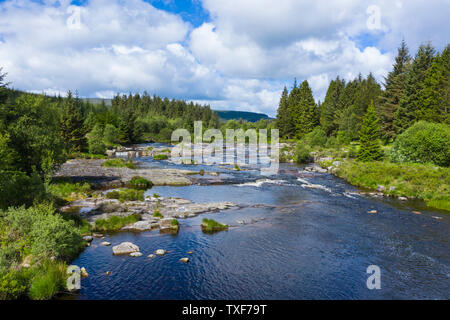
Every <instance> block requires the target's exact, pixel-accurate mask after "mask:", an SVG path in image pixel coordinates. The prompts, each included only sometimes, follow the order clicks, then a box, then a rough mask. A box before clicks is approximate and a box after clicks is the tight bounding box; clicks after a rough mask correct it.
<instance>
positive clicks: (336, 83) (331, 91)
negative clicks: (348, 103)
mask: <svg viewBox="0 0 450 320" xmlns="http://www.w3.org/2000/svg"><path fill="white" fill-rule="evenodd" d="M344 88H345V82H344V81H343V80H340V79H339V77H337V78H336V80H332V81H331V82H330V85H329V86H328V90H327V94H326V96H325V101H324V102H323V103H322V105H321V106H320V124H321V126H322V128H323V130H324V131H325V133H326V134H327V135H328V136H330V135H332V134H334V133H335V132H336V130H337V128H338V125H339V124H338V122H337V113H338V112H339V110H340V104H339V99H340V96H341V94H342V91H343V90H344Z"/></svg>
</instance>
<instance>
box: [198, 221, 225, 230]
mask: <svg viewBox="0 0 450 320" xmlns="http://www.w3.org/2000/svg"><path fill="white" fill-rule="evenodd" d="M201 226H202V231H203V232H216V231H222V230H228V225H226V224H222V223H220V222H217V221H215V220H213V219H207V218H204V219H203V220H202V225H201Z"/></svg>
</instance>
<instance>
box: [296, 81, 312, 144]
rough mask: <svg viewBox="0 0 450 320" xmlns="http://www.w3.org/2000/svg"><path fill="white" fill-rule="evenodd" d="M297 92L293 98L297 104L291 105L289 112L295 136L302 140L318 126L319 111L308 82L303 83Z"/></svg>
mask: <svg viewBox="0 0 450 320" xmlns="http://www.w3.org/2000/svg"><path fill="white" fill-rule="evenodd" d="M293 90H295V89H293ZM297 90H298V92H297V93H296V96H295V98H296V101H297V103H296V104H293V106H292V108H291V110H290V111H291V117H292V119H293V121H294V127H295V136H296V137H297V138H302V137H303V136H304V135H305V134H307V133H309V132H311V131H312V130H313V129H314V127H315V126H317V125H318V124H319V110H318V109H317V105H316V102H315V101H314V97H313V93H312V90H311V88H310V87H309V84H308V81H306V80H305V81H303V82H302V83H301V85H300V87H299V88H298V89H297Z"/></svg>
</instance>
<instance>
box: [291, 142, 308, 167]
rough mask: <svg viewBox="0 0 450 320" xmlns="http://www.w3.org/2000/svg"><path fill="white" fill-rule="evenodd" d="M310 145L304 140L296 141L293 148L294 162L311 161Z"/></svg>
mask: <svg viewBox="0 0 450 320" xmlns="http://www.w3.org/2000/svg"><path fill="white" fill-rule="evenodd" d="M311 151H312V150H311V147H310V146H309V145H308V144H306V143H305V142H304V141H299V142H297V146H296V148H295V156H294V159H295V162H296V163H308V162H310V161H311Z"/></svg>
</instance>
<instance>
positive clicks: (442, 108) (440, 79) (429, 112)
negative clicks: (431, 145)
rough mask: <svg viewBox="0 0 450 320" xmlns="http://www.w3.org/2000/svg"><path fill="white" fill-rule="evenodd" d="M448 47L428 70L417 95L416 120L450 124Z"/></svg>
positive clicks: (449, 58)
mask: <svg viewBox="0 0 450 320" xmlns="http://www.w3.org/2000/svg"><path fill="white" fill-rule="evenodd" d="M449 80H450V45H447V47H446V48H445V49H444V50H443V51H442V53H441V54H440V55H438V56H437V57H436V58H435V59H434V61H433V63H432V65H431V67H430V69H428V71H427V74H426V77H425V79H424V82H423V88H422V90H421V92H420V94H419V104H418V105H419V107H418V110H417V119H418V120H425V121H429V122H444V123H450V115H449V111H450V110H449V108H450V81H449Z"/></svg>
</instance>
